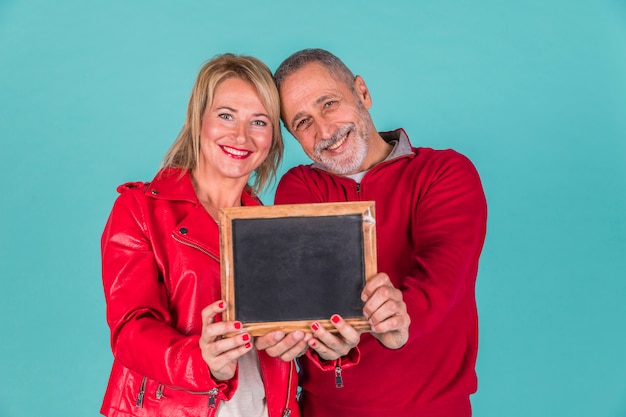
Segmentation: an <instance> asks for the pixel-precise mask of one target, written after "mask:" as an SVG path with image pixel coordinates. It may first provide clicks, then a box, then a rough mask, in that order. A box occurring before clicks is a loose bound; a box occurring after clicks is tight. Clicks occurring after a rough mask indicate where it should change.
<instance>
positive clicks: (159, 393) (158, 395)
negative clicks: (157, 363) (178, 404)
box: [156, 384, 165, 400]
mask: <svg viewBox="0 0 626 417" xmlns="http://www.w3.org/2000/svg"><path fill="white" fill-rule="evenodd" d="M163 388H165V387H164V386H163V384H159V386H158V387H157V391H156V399H157V400H160V399H161V398H163V397H165V395H164V394H163Z"/></svg>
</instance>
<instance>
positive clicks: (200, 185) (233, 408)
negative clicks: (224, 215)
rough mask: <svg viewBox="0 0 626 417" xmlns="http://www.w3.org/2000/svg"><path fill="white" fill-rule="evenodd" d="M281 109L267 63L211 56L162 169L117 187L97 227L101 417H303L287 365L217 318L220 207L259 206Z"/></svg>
mask: <svg viewBox="0 0 626 417" xmlns="http://www.w3.org/2000/svg"><path fill="white" fill-rule="evenodd" d="M279 112H280V110H279V99H278V92H277V90H276V87H275V86H274V83H273V80H272V76H271V73H270V71H269V69H268V68H267V66H265V65H264V64H263V63H262V62H260V61H259V60H257V59H255V58H252V57H247V56H235V55H232V54H225V55H221V56H218V57H216V58H214V59H212V60H211V61H209V62H208V63H207V64H206V65H205V66H204V67H203V68H202V70H201V71H200V74H199V75H198V78H197V80H196V83H195V85H194V88H193V91H192V93H191V98H190V100H189V107H188V110H187V117H186V120H185V124H184V126H183V128H182V131H181V133H180V134H179V136H178V138H177V139H176V141H175V142H174V144H173V145H172V147H171V148H170V150H169V151H168V152H167V154H166V156H165V159H164V162H163V166H164V168H163V169H161V171H160V172H159V173H158V174H157V175H156V177H155V178H154V180H153V181H152V182H151V183H128V184H124V185H122V186H120V187H118V191H119V192H120V193H121V195H120V196H119V197H118V198H117V200H116V202H115V204H114V207H113V210H112V212H111V215H110V217H109V220H108V222H107V225H106V228H105V230H104V233H103V235H102V270H103V284H104V291H105V295H106V303H107V321H108V324H109V326H110V328H111V346H112V349H113V354H114V357H115V359H114V362H113V369H112V371H111V377H110V380H109V385H108V387H107V391H106V394H105V397H104V402H103V405H102V408H101V412H102V414H104V415H106V416H109V417H122V416H214V415H217V416H220V417H229V416H269V417H274V416H281V415H289V414H291V415H292V416H297V415H299V411H298V407H297V403H296V399H295V394H296V388H297V377H296V371H295V366H294V364H293V362H283V361H282V360H281V359H278V358H270V357H269V356H268V355H267V354H266V353H265V352H263V351H261V352H257V351H256V350H255V348H254V346H253V344H252V340H251V337H250V335H249V334H247V333H245V332H242V331H241V328H242V326H241V323H239V322H222V321H221V320H220V313H222V312H223V311H224V310H225V309H226V305H225V303H224V302H223V301H222V300H221V299H220V264H219V259H220V258H219V232H218V225H217V224H216V219H217V213H218V210H219V209H220V208H222V207H232V206H240V205H244V206H251V205H259V204H260V201H259V200H258V198H257V197H256V193H258V192H259V190H261V189H262V187H263V186H264V185H265V184H266V183H267V181H269V180H272V179H274V177H275V175H276V170H277V167H278V164H279V162H280V159H281V157H282V152H283V143H282V137H281V133H280V125H279ZM253 172H254V175H253V176H252V179H251V183H252V185H248V180H249V179H250V176H251V174H252V173H253ZM237 332H239V334H237V335H236V336H233V337H224V336H225V335H226V334H229V333H237Z"/></svg>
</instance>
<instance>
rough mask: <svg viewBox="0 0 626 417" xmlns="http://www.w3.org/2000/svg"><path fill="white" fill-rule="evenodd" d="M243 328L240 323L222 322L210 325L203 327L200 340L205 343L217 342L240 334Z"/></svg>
mask: <svg viewBox="0 0 626 417" xmlns="http://www.w3.org/2000/svg"><path fill="white" fill-rule="evenodd" d="M242 328H243V325H242V324H241V322H240V321H220V322H217V323H208V324H206V325H205V326H203V327H202V333H201V334H200V340H201V341H202V342H204V343H211V342H215V341H216V340H218V339H224V338H226V335H228V334H233V333H238V332H240V331H241V329H242Z"/></svg>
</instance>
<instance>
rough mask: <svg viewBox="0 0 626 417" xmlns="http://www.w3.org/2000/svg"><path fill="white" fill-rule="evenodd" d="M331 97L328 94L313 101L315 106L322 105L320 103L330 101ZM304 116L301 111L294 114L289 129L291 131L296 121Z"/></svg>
mask: <svg viewBox="0 0 626 417" xmlns="http://www.w3.org/2000/svg"><path fill="white" fill-rule="evenodd" d="M333 97H334V96H332V95H330V94H325V95H323V96H320V97H319V98H318V99H317V100H315V105H319V104H322V103H323V102H325V101H326V100H328V99H331V98H333ZM305 114H306V113H305V112H302V111H301V112H298V113H296V115H295V116H293V118H292V119H291V128H292V129H293V128H294V127H295V126H294V124H295V123H296V121H297V120H298V119H299V118H301V117H303V116H304V115H305Z"/></svg>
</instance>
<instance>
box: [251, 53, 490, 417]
mask: <svg viewBox="0 0 626 417" xmlns="http://www.w3.org/2000/svg"><path fill="white" fill-rule="evenodd" d="M274 78H275V81H276V84H277V86H278V89H279V92H280V97H281V117H282V120H283V123H284V124H285V127H286V128H287V130H289V132H290V133H291V134H292V135H293V136H294V137H295V138H296V139H297V140H298V142H299V143H300V145H301V146H302V148H303V150H304V152H305V153H306V154H307V155H308V156H309V157H310V158H311V159H312V160H313V164H311V165H307V166H303V165H301V166H298V167H295V168H292V169H291V170H290V171H289V172H287V173H286V174H285V175H284V176H283V178H282V179H281V181H280V183H279V185H278V188H277V192H276V197H275V202H276V204H287V203H289V204H291V203H321V202H339V201H355V200H374V201H375V202H376V230H377V232H376V233H377V251H378V270H379V271H382V273H380V274H378V275H377V276H376V277H375V278H374V279H373V280H372V281H370V282H369V283H368V284H367V286H366V287H365V289H364V291H363V297H362V298H363V300H364V301H366V303H365V308H364V315H365V316H366V317H368V318H369V320H370V323H371V324H372V332H371V333H365V334H362V335H359V334H358V333H357V332H356V331H355V330H354V329H353V328H352V327H351V326H349V325H347V324H346V323H345V322H344V321H343V319H342V318H341V317H338V316H336V315H335V316H333V317H331V321H332V322H333V323H335V326H336V327H337V329H338V330H339V334H338V335H337V336H333V335H332V334H331V333H329V332H327V331H326V330H325V329H324V328H323V327H321V326H315V324H316V323H314V325H313V326H312V327H313V328H312V330H313V336H312V337H311V336H310V335H307V336H306V337H305V336H304V335H303V334H301V333H299V332H294V333H293V334H289V335H284V334H282V333H281V332H276V333H274V334H271V335H269V336H268V337H265V338H261V339H259V341H258V343H260V344H261V346H262V347H266V346H267V345H268V344H272V343H274V345H273V346H271V347H269V348H268V350H267V352H268V353H270V354H271V355H274V356H281V357H282V358H283V359H285V360H289V359H290V358H292V357H295V356H298V355H299V354H301V352H302V349H303V348H306V347H307V346H308V347H309V348H310V349H309V350H308V351H307V352H306V354H305V355H304V356H301V357H300V358H299V359H298V360H299V363H300V367H301V378H300V384H301V386H302V395H303V397H302V411H303V415H304V416H307V417H310V416H314V417H318V416H319V417H332V416H359V417H368V416H372V417H373V416H376V417H381V416H395V417H402V416H407V417H408V416H432V417H434V416H438V417H440V416H451V417H452V416H454V417H464V416H470V415H471V406H470V401H469V396H470V394H472V393H474V392H475V391H476V388H477V381H476V373H475V362H476V355H477V348H478V323H477V322H478V320H477V312H476V301H475V291H474V288H475V281H476V274H477V269H478V259H479V256H480V253H481V250H482V246H483V243H484V238H485V231H486V216H487V208H486V202H485V197H484V192H483V189H482V186H481V182H480V179H479V176H478V174H477V172H476V170H475V168H474V166H473V165H472V163H471V162H470V161H469V160H468V159H467V158H465V157H464V156H463V155H461V154H459V153H457V152H455V151H452V150H446V151H436V150H432V149H429V148H413V147H412V146H411V144H410V142H409V139H408V137H407V135H406V134H405V132H404V131H403V130H401V129H398V130H395V131H392V132H380V133H379V132H377V131H376V128H375V126H374V124H373V122H372V119H371V117H370V115H369V108H370V107H371V105H372V98H371V96H370V93H369V90H368V88H367V86H366V84H365V82H364V80H363V79H362V78H361V77H360V76H356V77H355V76H354V75H353V74H352V72H351V71H350V70H349V69H348V68H347V67H346V66H345V65H344V64H343V62H341V61H340V60H339V59H338V58H337V57H335V56H334V55H332V54H330V53H329V52H327V51H324V50H319V49H310V50H303V51H300V52H297V53H295V54H294V55H292V56H291V57H289V58H287V59H286V60H285V61H284V62H283V63H282V64H281V65H280V66H279V68H278V69H277V71H276V73H275V75H274ZM270 337H271V338H273V340H272V342H270V341H269V338H270ZM340 386H342V387H340Z"/></svg>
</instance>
